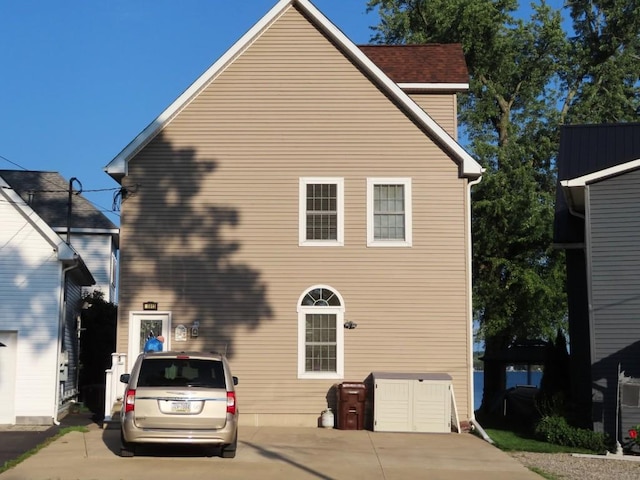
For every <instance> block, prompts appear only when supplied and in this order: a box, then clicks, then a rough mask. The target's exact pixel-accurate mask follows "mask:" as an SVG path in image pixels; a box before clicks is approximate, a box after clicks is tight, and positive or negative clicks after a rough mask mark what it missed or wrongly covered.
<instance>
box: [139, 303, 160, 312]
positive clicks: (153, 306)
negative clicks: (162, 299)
mask: <svg viewBox="0 0 640 480" xmlns="http://www.w3.org/2000/svg"><path fill="white" fill-rule="evenodd" d="M142 309H143V310H158V302H144V303H143V304H142Z"/></svg>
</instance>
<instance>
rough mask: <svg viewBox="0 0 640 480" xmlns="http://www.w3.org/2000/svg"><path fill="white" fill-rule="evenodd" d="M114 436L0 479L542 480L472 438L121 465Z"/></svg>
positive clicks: (259, 448)
mask: <svg viewBox="0 0 640 480" xmlns="http://www.w3.org/2000/svg"><path fill="white" fill-rule="evenodd" d="M119 447H120V432H119V430H117V429H111V428H109V429H106V430H103V429H101V428H100V427H99V426H98V425H96V424H93V425H90V426H89V432H88V433H80V432H71V433H69V434H67V435H65V436H63V437H61V438H60V439H58V440H56V441H55V442H53V443H52V444H51V445H49V446H47V447H45V448H44V449H42V450H41V451H40V452H38V453H37V454H36V455H34V456H32V457H30V458H29V459H27V460H25V461H24V462H22V463H21V464H19V465H18V466H16V467H14V468H13V469H11V470H8V471H6V472H4V473H3V474H1V475H0V480H53V479H55V480H72V479H73V480H79V479H80V480H89V479H92V480H111V479H117V480H124V479H130V478H139V479H143V478H153V479H154V480H163V479H167V480H169V479H171V480H175V479H179V478H203V477H205V476H206V477H208V476H210V475H211V474H213V473H215V477H216V478H221V479H249V478H255V479H261V480H263V479H264V480H269V479H278V480H282V479H322V480H329V479H336V480H338V479H345V480H346V479H349V480H352V479H362V478H366V479H380V480H393V479H403V480H406V479H425V478H428V479H430V480H437V479H459V478H463V477H468V478H473V479H474V480H483V479H486V480H502V479H510V480H511V479H519V480H527V479H529V480H540V478H541V477H540V476H538V475H537V474H535V473H533V472H531V471H529V470H527V469H526V468H525V467H524V466H522V465H521V464H520V463H518V461H516V460H514V459H513V458H511V457H510V456H509V455H507V454H506V453H504V452H501V451H500V450H498V449H497V448H495V447H493V446H491V445H490V444H488V443H486V442H484V441H483V440H481V439H479V438H477V437H475V436H473V435H471V434H455V433H452V434H411V433H382V432H370V431H366V430H359V431H345V430H333V429H321V428H288V427H281V428H273V427H243V428H241V430H240V436H239V440H238V453H237V456H236V458H235V459H222V458H218V457H211V458H210V457H207V456H206V453H207V452H206V451H202V450H200V449H197V448H187V447H179V448H178V447H172V448H168V447H153V448H145V449H143V450H142V451H141V452H139V454H136V456H135V457H134V458H120V457H119V456H118V452H119Z"/></svg>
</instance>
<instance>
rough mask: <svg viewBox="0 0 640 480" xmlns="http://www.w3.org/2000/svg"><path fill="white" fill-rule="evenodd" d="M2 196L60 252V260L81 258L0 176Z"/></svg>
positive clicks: (0, 194)
mask: <svg viewBox="0 0 640 480" xmlns="http://www.w3.org/2000/svg"><path fill="white" fill-rule="evenodd" d="M0 197H4V198H5V199H6V201H7V203H9V204H11V205H13V207H14V208H15V209H16V210H18V211H19V212H20V213H21V214H22V215H23V216H24V218H25V220H26V221H27V222H29V223H30V224H31V226H32V227H33V228H34V229H35V230H36V231H37V232H38V233H40V235H41V236H42V237H43V238H44V239H45V240H46V241H47V242H48V243H49V244H50V245H51V247H52V249H53V250H55V251H56V252H57V254H58V260H61V261H65V260H75V259H77V258H79V255H78V253H77V252H76V251H75V250H74V249H73V247H71V246H70V245H67V244H66V243H65V242H64V240H62V238H61V237H60V235H58V234H57V233H56V232H55V231H54V230H53V229H52V228H51V227H50V226H49V225H48V224H47V222H45V221H44V220H43V219H42V217H40V215H38V214H37V213H36V212H35V210H33V209H32V208H31V207H30V206H29V205H28V204H27V203H26V202H25V201H24V200H23V199H22V197H20V195H18V194H17V193H16V191H15V190H14V189H13V188H11V186H10V185H9V184H8V183H7V182H5V181H4V179H3V178H2V177H0Z"/></svg>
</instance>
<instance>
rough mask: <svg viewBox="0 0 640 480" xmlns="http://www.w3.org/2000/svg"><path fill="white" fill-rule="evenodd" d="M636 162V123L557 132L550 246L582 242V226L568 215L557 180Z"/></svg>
mask: <svg viewBox="0 0 640 480" xmlns="http://www.w3.org/2000/svg"><path fill="white" fill-rule="evenodd" d="M639 158H640V123H616V124H602V125H567V126H563V127H562V129H561V131H560V152H559V155H558V163H557V166H558V185H557V187H556V211H555V219H554V229H553V230H554V242H555V243H559V244H567V243H581V242H584V222H583V220H582V219H580V218H578V217H576V216H574V215H571V213H569V207H568V205H567V202H566V200H565V197H564V194H563V193H562V188H561V187H560V183H559V182H560V181H561V180H570V179H572V178H578V177H581V176H583V175H588V174H590V173H595V172H599V171H600V170H604V169H605V168H609V167H613V166H616V165H620V164H622V163H626V162H629V161H631V160H637V159H639Z"/></svg>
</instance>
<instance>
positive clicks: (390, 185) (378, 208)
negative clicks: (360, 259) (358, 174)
mask: <svg viewBox="0 0 640 480" xmlns="http://www.w3.org/2000/svg"><path fill="white" fill-rule="evenodd" d="M411 223H412V217H411V179H410V178H368V179H367V246H370V247H410V246H411V242H412V229H411Z"/></svg>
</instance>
